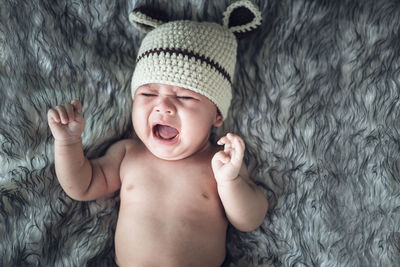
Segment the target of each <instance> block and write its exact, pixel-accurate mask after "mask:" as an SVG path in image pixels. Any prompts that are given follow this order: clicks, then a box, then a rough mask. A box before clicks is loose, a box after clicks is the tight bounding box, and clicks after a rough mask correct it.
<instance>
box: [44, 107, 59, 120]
mask: <svg viewBox="0 0 400 267" xmlns="http://www.w3.org/2000/svg"><path fill="white" fill-rule="evenodd" d="M47 121H48V122H53V123H60V122H61V119H60V116H59V115H58V112H57V111H56V110H55V109H53V108H51V109H49V111H48V112H47Z"/></svg>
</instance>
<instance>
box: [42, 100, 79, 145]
mask: <svg viewBox="0 0 400 267" xmlns="http://www.w3.org/2000/svg"><path fill="white" fill-rule="evenodd" d="M47 121H48V124H49V126H50V130H51V133H52V134H53V136H54V139H55V140H56V141H57V142H61V143H63V144H66V145H68V144H73V143H76V142H79V141H80V140H81V135H82V132H83V130H84V128H85V119H84V118H83V116H82V105H81V103H80V102H79V100H74V101H72V102H71V103H66V104H64V105H58V106H57V107H55V108H51V109H49V111H48V112H47Z"/></svg>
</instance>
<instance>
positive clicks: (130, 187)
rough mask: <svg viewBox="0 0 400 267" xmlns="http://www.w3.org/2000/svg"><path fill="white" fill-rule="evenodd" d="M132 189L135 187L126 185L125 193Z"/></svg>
mask: <svg viewBox="0 0 400 267" xmlns="http://www.w3.org/2000/svg"><path fill="white" fill-rule="evenodd" d="M133 188H135V186H134V185H132V184H131V185H128V186H127V187H126V191H131V190H133Z"/></svg>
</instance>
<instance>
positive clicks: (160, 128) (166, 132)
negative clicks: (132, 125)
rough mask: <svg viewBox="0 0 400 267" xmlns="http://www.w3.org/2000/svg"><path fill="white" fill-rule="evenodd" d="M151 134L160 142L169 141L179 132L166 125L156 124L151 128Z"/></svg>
mask: <svg viewBox="0 0 400 267" xmlns="http://www.w3.org/2000/svg"><path fill="white" fill-rule="evenodd" d="M153 134H154V136H156V137H157V138H159V139H161V140H165V141H171V140H173V139H174V138H175V137H177V136H178V134H179V131H178V130H177V129H175V128H174V127H171V126H168V125H162V124H156V125H155V126H154V127H153Z"/></svg>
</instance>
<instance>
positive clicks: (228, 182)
mask: <svg viewBox="0 0 400 267" xmlns="http://www.w3.org/2000/svg"><path fill="white" fill-rule="evenodd" d="M241 179H242V178H241V177H240V175H237V176H236V177H235V178H229V179H227V178H219V179H218V178H217V179H216V180H217V186H218V187H229V186H232V185H235V184H237V183H240V180H241Z"/></svg>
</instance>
